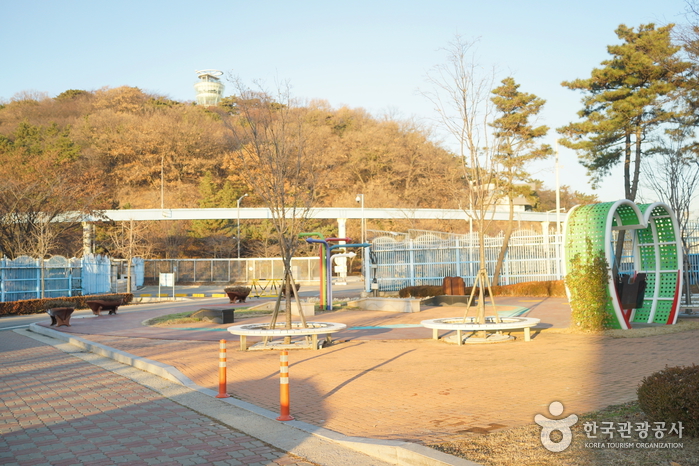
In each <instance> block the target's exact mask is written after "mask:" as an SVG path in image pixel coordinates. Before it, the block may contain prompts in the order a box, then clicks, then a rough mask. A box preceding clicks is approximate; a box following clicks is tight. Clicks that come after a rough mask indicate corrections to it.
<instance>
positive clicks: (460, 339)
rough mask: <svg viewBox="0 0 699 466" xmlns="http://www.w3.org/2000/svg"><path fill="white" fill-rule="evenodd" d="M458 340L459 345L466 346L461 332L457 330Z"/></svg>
mask: <svg viewBox="0 0 699 466" xmlns="http://www.w3.org/2000/svg"><path fill="white" fill-rule="evenodd" d="M456 339H457V340H458V342H459V343H458V344H459V346H461V345H463V344H464V339H463V338H462V335H461V330H457V331H456Z"/></svg>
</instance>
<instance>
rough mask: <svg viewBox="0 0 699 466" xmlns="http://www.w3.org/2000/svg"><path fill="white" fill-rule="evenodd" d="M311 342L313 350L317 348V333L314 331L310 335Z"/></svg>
mask: <svg viewBox="0 0 699 466" xmlns="http://www.w3.org/2000/svg"><path fill="white" fill-rule="evenodd" d="M311 344H312V345H313V349H314V350H317V349H318V334H316V333H314V334H313V335H311Z"/></svg>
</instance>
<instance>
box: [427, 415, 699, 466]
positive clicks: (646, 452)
mask: <svg viewBox="0 0 699 466" xmlns="http://www.w3.org/2000/svg"><path fill="white" fill-rule="evenodd" d="M542 414H547V413H545V412H544V413H542ZM564 414H566V415H567V414H568V413H564ZM579 418H580V419H579V420H578V422H577V424H576V425H575V426H573V428H572V431H573V443H572V444H571V446H570V447H569V448H568V449H566V450H565V451H563V452H560V453H552V452H550V451H548V450H546V449H545V448H544V447H543V446H542V444H541V439H540V435H541V427H539V426H538V425H536V424H532V425H527V426H522V427H517V428H513V429H508V430H503V431H499V432H494V433H490V434H470V433H469V434H466V435H465V436H464V438H463V439H462V440H459V441H455V442H448V443H441V444H437V445H430V446H431V447H432V448H435V449H436V450H440V451H444V452H446V453H449V454H452V455H455V456H459V457H461V458H466V459H469V460H471V461H475V462H477V463H481V464H483V465H488V466H521V465H540V466H547V465H550V466H587V465H605V466H606V465H610V466H612V465H629V464H634V465H653V466H656V465H670V466H688V465H699V439H696V438H688V437H683V438H678V437H669V436H666V437H665V438H663V439H660V440H649V439H645V440H642V439H639V438H638V436H637V435H636V432H634V431H632V435H631V437H632V438H628V439H619V438H618V433H616V435H615V438H613V439H609V437H608V436H605V437H603V436H602V435H601V434H600V433H599V432H598V434H597V436H598V437H599V438H598V439H588V438H587V436H586V434H585V432H584V428H583V424H584V423H585V422H592V421H594V422H596V423H597V425H598V426H600V425H601V423H602V422H613V423H614V425H615V426H616V425H617V423H619V422H632V423H634V424H635V423H636V422H643V421H645V420H646V417H645V415H644V414H643V412H641V410H640V409H639V407H638V403H636V402H633V403H626V404H623V405H616V406H610V407H608V408H606V409H604V410H602V411H597V412H594V413H589V414H586V415H583V416H579ZM651 435H652V434H651ZM551 438H552V440H554V441H558V440H559V439H560V437H559V438H558V439H557V438H556V437H555V434H554V435H552V437H551ZM653 441H655V442H668V443H681V444H682V448H668V449H651V448H638V447H636V444H637V443H648V442H653ZM622 442H623V443H627V444H633V446H632V447H631V448H620V447H619V446H618V444H619V443H622ZM591 443H615V444H617V445H616V446H615V447H612V448H596V447H593V446H591V445H590V444H591Z"/></svg>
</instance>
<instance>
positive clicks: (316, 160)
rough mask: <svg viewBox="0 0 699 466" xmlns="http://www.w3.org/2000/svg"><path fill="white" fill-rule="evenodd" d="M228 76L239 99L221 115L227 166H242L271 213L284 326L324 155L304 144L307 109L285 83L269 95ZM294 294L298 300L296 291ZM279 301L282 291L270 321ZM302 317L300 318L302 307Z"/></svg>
mask: <svg viewBox="0 0 699 466" xmlns="http://www.w3.org/2000/svg"><path fill="white" fill-rule="evenodd" d="M231 81H232V83H233V87H234V92H235V93H236V94H237V100H236V102H235V105H234V110H235V111H234V112H233V114H232V115H230V118H226V120H225V121H226V123H227V128H228V130H229V135H230V138H231V146H232V158H231V163H230V167H229V168H231V169H232V170H237V171H240V170H242V171H243V173H242V175H243V179H244V181H245V182H246V183H247V185H248V187H249V189H250V190H251V191H252V192H254V194H255V196H256V197H257V198H258V199H261V200H262V202H263V203H264V204H265V205H266V206H267V207H268V208H269V209H270V211H271V213H272V223H273V225H274V230H275V231H276V235H277V238H278V242H279V248H280V250H281V256H282V260H283V263H284V285H283V287H284V290H285V296H286V328H291V293H292V285H293V284H294V280H293V276H292V273H291V259H292V257H293V256H294V253H295V252H296V250H297V248H298V247H299V245H300V244H301V242H300V241H299V234H300V233H302V232H304V230H305V225H306V223H307V218H308V214H309V211H310V209H311V206H312V204H313V201H314V198H315V186H316V177H318V176H319V174H320V172H321V168H322V164H323V163H324V161H323V158H322V154H319V153H316V152H315V151H314V149H312V147H314V146H311V145H309V144H307V143H308V140H309V131H310V129H309V125H308V124H307V122H306V118H305V115H306V112H307V109H304V108H303V107H301V106H300V105H299V103H298V102H296V101H295V100H294V99H293V98H292V96H291V92H290V87H289V85H288V84H285V85H281V86H278V87H277V90H276V92H275V93H274V94H273V95H272V94H270V93H269V92H268V91H266V90H265V89H264V87H263V86H262V84H261V83H259V82H256V83H254V86H255V87H254V88H251V87H249V86H247V85H246V84H244V83H243V82H242V81H241V80H240V79H239V78H232V79H231ZM296 299H297V303H298V296H297V297H296ZM280 300H281V294H280V298H279V299H277V305H276V308H275V313H274V314H273V318H272V323H271V325H272V326H274V325H275V324H276V316H277V314H278V312H279V307H280ZM299 309H300V306H299ZM301 316H302V320H303V313H302V312H301ZM304 322H305V320H304Z"/></svg>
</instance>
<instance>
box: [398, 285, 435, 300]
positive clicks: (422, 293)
mask: <svg viewBox="0 0 699 466" xmlns="http://www.w3.org/2000/svg"><path fill="white" fill-rule="evenodd" d="M443 294H444V289H443V288H442V287H441V286H432V285H421V286H407V287H405V288H403V289H402V290H400V291H399V292H398V297H400V298H410V297H412V298H428V297H430V296H441V295H443Z"/></svg>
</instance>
